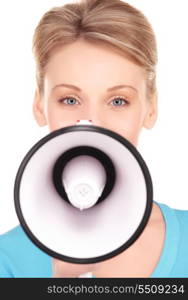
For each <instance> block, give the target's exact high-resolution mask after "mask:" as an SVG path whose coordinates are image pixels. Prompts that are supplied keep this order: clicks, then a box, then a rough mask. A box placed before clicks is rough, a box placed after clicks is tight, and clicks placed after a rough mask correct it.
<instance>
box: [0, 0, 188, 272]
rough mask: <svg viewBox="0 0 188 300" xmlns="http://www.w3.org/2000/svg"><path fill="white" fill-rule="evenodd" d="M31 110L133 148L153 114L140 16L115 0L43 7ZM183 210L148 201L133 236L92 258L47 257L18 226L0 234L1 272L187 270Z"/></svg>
mask: <svg viewBox="0 0 188 300" xmlns="http://www.w3.org/2000/svg"><path fill="white" fill-rule="evenodd" d="M33 50H34V55H35V59H36V67H37V69H36V71H37V76H36V78H37V88H36V93H35V99H34V104H33V112H34V116H35V119H36V121H37V123H38V124H39V126H45V125H48V127H49V130H50V131H54V130H56V129H58V128H61V127H65V126H68V125H72V124H74V123H75V122H76V120H77V119H86V120H92V122H93V124H94V125H98V126H101V127H104V128H107V129H110V130H113V131H115V132H117V133H118V134H120V135H122V136H123V137H125V138H126V139H128V140H129V141H130V142H131V143H132V144H133V145H134V146H135V147H136V146H137V143H138V138H139V135H140V132H141V129H142V128H147V129H151V128H152V127H153V126H154V124H155V122H156V119H157V91H156V73H155V69H156V64H157V50H156V41H155V36H154V33H153V30H152V28H151V26H150V24H149V23H148V21H147V19H146V18H145V16H144V15H143V14H142V13H141V12H140V11H138V10H137V9H135V8H133V7H132V6H130V5H129V4H127V3H125V2H123V1H120V0H85V1H80V2H78V3H74V4H66V5H64V6H62V7H57V8H54V9H52V10H50V11H49V12H47V13H46V14H45V15H44V16H43V17H42V19H41V20H40V22H39V24H38V26H37V28H36V31H35V34H34V39H33ZM186 225H188V211H181V210H175V209H171V208H170V207H168V206H166V205H164V204H161V203H157V202H154V203H153V207H152V212H151V215H150V219H149V222H148V223H147V225H146V227H145V229H144V231H143V232H142V234H141V235H140V237H139V238H138V239H137V240H136V242H135V243H133V244H132V245H131V246H130V247H129V248H128V249H127V250H125V251H124V252H123V253H121V254H120V255H117V256H116V257H114V258H112V259H109V260H107V261H104V262H101V263H97V264H95V265H74V264H70V263H65V262H62V261H58V260H53V259H51V258H50V257H49V256H48V255H46V254H45V253H43V252H42V251H40V250H39V249H38V248H37V247H35V246H34V245H33V244H32V243H31V241H30V240H29V239H28V238H27V237H26V235H25V234H24V232H23V231H22V229H21V227H20V226H18V227H16V228H14V229H13V230H11V231H9V232H8V233H6V234H4V235H2V236H1V238H0V274H1V276H2V277H50V276H55V277H78V276H79V275H80V274H82V273H86V272H92V273H93V276H96V277H187V276H188V258H187V255H186V254H187V250H188V248H187V244H188V229H187V228H188V226H186Z"/></svg>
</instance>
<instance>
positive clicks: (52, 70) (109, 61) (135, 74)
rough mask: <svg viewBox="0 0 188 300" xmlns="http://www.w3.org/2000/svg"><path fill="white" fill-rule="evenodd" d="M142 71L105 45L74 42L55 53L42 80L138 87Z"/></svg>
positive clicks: (140, 82) (140, 83)
mask: <svg viewBox="0 0 188 300" xmlns="http://www.w3.org/2000/svg"><path fill="white" fill-rule="evenodd" d="M144 74H145V73H144V70H143V68H141V67H140V66H138V65H136V64H134V63H133V62H131V61H130V60H128V59H127V58H126V57H125V56H123V55H120V54H119V53H117V52H115V51H113V50H112V49H109V48H108V47H107V46H105V45H102V46H101V45H94V44H91V43H88V42H85V41H79V40H78V41H76V42H74V43H71V44H69V45H66V46H62V47H60V48H58V49H57V50H56V51H54V52H53V53H52V55H51V57H50V59H49V61H48V64H47V66H46V73H45V80H47V81H48V82H50V83H51V84H52V85H53V84H58V83H61V81H67V82H69V83H73V84H74V83H77V85H79V83H80V84H81V85H83V83H84V84H92V85H95V84H96V85H97V86H100V85H103V86H104V85H105V84H107V85H108V86H109V85H115V84H116V83H117V84H120V83H122V84H123V83H124V84H125V83H126V84H129V85H134V86H135V87H136V88H139V87H140V86H141V85H143V82H144V80H145V76H144Z"/></svg>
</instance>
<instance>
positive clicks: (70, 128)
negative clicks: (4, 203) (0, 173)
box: [14, 125, 153, 264]
mask: <svg viewBox="0 0 188 300" xmlns="http://www.w3.org/2000/svg"><path fill="white" fill-rule="evenodd" d="M74 131H94V132H98V133H102V134H105V135H108V136H110V137H112V138H114V139H116V140H117V141H119V142H120V143H121V144H123V145H124V146H125V147H127V148H128V149H129V150H130V151H131V153H132V154H133V155H134V157H135V158H136V160H137V162H138V163H139V165H140V168H141V170H142V172H143V175H144V178H145V183H146V190H147V201H146V209H145V212H144V215H143V218H142V220H141V222H140V225H139V226H138V228H137V229H136V231H135V233H134V234H133V235H132V236H131V237H130V239H129V240H128V241H126V242H125V243H124V244H123V245H122V246H120V247H119V248H117V249H115V250H113V251H111V252H109V253H107V254H105V255H101V256H97V257H92V258H76V257H70V256H66V255H62V254H59V253H56V252H54V251H53V250H51V249H49V248H48V247H46V246H45V245H44V244H42V243H41V242H40V241H39V240H38V239H37V238H36V236H35V235H34V234H33V233H32V232H31V230H30V228H29V227H28V225H27V223H26V221H25V219H24V216H23V214H22V210H21V206H20V195H19V191H20V183H21V179H22V175H23V172H24V169H25V167H26V165H27V163H28V162H29V160H30V158H31V157H32V156H33V155H34V153H35V152H36V151H37V150H38V149H39V148H40V147H41V146H43V145H44V144H45V143H46V142H48V141H49V140H51V139H53V138H54V137H56V136H58V135H61V134H64V133H69V132H74ZM152 203H153V185H152V179H151V176H150V173H149V170H148V167H147V165H146V163H145V161H144V160H143V158H142V156H141V154H140V153H139V152H138V151H137V149H136V148H135V146H134V145H133V144H131V143H130V142H129V141H128V140H127V139H125V138H124V137H122V136H121V135H119V134H117V133H115V132H113V131H111V130H109V129H106V128H103V127H99V126H95V125H74V126H68V127H64V128H60V129H58V130H56V131H53V132H51V133H49V134H48V135H46V136H45V137H43V138H42V139H41V140H39V141H38V142H37V143H36V144H35V145H34V146H33V147H32V148H31V149H30V151H29V152H28V153H27V154H26V156H25V157H24V159H23V160H22V162H21V164H20V167H19V169H18V172H17V174H16V179H15V183H14V204H15V209H16V213H17V216H18V219H19V221H20V223H21V226H22V228H23V230H24V231H25V233H26V234H27V235H28V237H29V238H30V239H31V241H32V242H33V243H34V244H35V245H37V247H39V248H40V249H41V250H43V251H44V252H45V253H47V254H49V255H50V256H51V257H54V258H57V259H60V260H63V261H66V262H70V263H77V264H89V263H96V262H101V261H104V260H107V259H110V258H112V257H114V256H116V255H118V254H120V253H121V252H123V251H124V250H126V249H127V248H128V247H130V246H131V245H132V244H133V243H134V242H135V241H136V240H137V238H138V237H139V236H140V234H141V233H142V231H143V230H144V228H145V226H146V224H147V223H148V220H149V217H150V214H151V209H152Z"/></svg>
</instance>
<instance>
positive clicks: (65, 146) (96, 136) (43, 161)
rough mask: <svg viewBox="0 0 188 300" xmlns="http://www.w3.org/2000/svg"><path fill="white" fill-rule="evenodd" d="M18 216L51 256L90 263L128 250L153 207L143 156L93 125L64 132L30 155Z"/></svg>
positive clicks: (20, 176)
mask: <svg viewBox="0 0 188 300" xmlns="http://www.w3.org/2000/svg"><path fill="white" fill-rule="evenodd" d="M14 201H15V208H16V213H17V216H18V218H19V221H20V223H21V226H22V227H23V229H24V231H25V233H26V234H27V235H28V237H29V238H30V239H31V241H32V242H33V243H34V244H35V245H36V246H37V247H39V248H40V249H41V250H42V251H44V252H46V253H47V254H49V255H50V256H52V257H54V258H57V259H60V260H63V261H66V262H71V263H78V264H90V263H96V262H101V261H104V260H106V259H109V258H112V257H114V256H116V255H118V254H120V253H121V252H123V251H124V250H126V249H127V248H128V247H130V246H131V245H132V244H133V243H134V242H135V241H136V240H137V238H138V237H139V236H140V234H141V233H142V231H143V230H144V228H145V226H146V224H147V222H148V220H149V217H150V213H151V208H152V201H153V187H152V180H151V176H150V173H149V170H148V167H147V165H146V163H145V161H144V160H143V158H142V156H141V154H140V153H139V152H138V151H137V149H136V148H135V147H134V145H132V143H130V142H129V141H128V140H127V139H125V138H124V137H122V136H121V135H119V134H117V133H115V132H113V131H111V130H108V129H106V128H102V127H99V126H95V125H92V124H82V123H80V124H77V125H71V126H67V127H64V128H61V129H58V130H56V131H54V132H52V133H50V134H48V135H47V136H45V137H44V138H42V139H41V140H40V141H38V142H37V143H36V144H35V145H34V146H33V147H32V148H31V149H30V150H29V152H28V153H27V154H26V156H25V157H24V159H23V160H22V162H21V164H20V167H19V169H18V172H17V175H16V179H15V185H14Z"/></svg>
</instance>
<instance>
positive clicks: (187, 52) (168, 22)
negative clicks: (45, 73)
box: [0, 0, 188, 233]
mask: <svg viewBox="0 0 188 300" xmlns="http://www.w3.org/2000/svg"><path fill="white" fill-rule="evenodd" d="M67 2H68V3H69V2H70V1H62V0H61V1H57V0H56V1H54V0H38V1H25V0H17V1H13V0H12V1H10V0H9V1H4V2H2V3H1V10H0V37H1V43H0V66H1V67H0V88H1V89H0V134H1V140H0V141H1V144H0V145H1V146H0V233H3V232H5V231H7V230H9V229H11V228H12V227H14V226H15V225H17V224H18V219H17V216H16V213H15V210H14V202H13V187H14V179H15V175H16V172H17V169H18V167H19V164H20V162H21V160H22V159H23V157H24V156H25V154H26V152H27V151H28V150H29V149H30V148H31V147H32V146H33V144H34V143H36V142H37V141H38V140H39V139H40V138H42V137H43V136H44V135H45V134H47V133H48V129H47V128H39V127H38V126H37V125H36V123H35V120H34V118H33V115H32V100H33V95H34V89H35V73H34V71H35V67H34V60H33V56H32V52H31V41H32V35H33V32H34V28H35V27H36V25H37V23H38V21H39V19H40V18H41V17H42V15H43V14H44V13H45V12H46V11H47V10H48V9H50V8H51V7H53V6H59V5H63V4H64V3H67ZM127 2H128V3H130V4H133V5H135V7H137V8H139V9H141V10H142V11H143V12H144V14H145V15H146V16H147V17H148V18H149V20H150V23H151V24H152V25H153V28H154V31H155V33H156V36H157V42H158V53H159V64H158V79H157V84H158V93H159V116H158V121H157V123H156V125H155V128H153V129H152V130H143V132H142V134H141V136H140V144H139V147H138V150H139V151H140V153H141V154H142V156H143V158H144V160H145V161H146V163H147V165H148V167H149V170H150V173H151V176H152V179H153V185H154V200H155V201H158V202H162V203H165V204H167V205H169V206H171V207H173V208H177V209H186V210H188V189H187V187H188V176H187V171H188V142H187V138H188V134H187V131H188V90H187V87H188V74H187V73H188V18H187V9H188V3H187V0H180V1H178V2H177V1H175V0H165V1H164V0H157V1H151V0H132V1H131V0H128V1H127Z"/></svg>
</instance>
